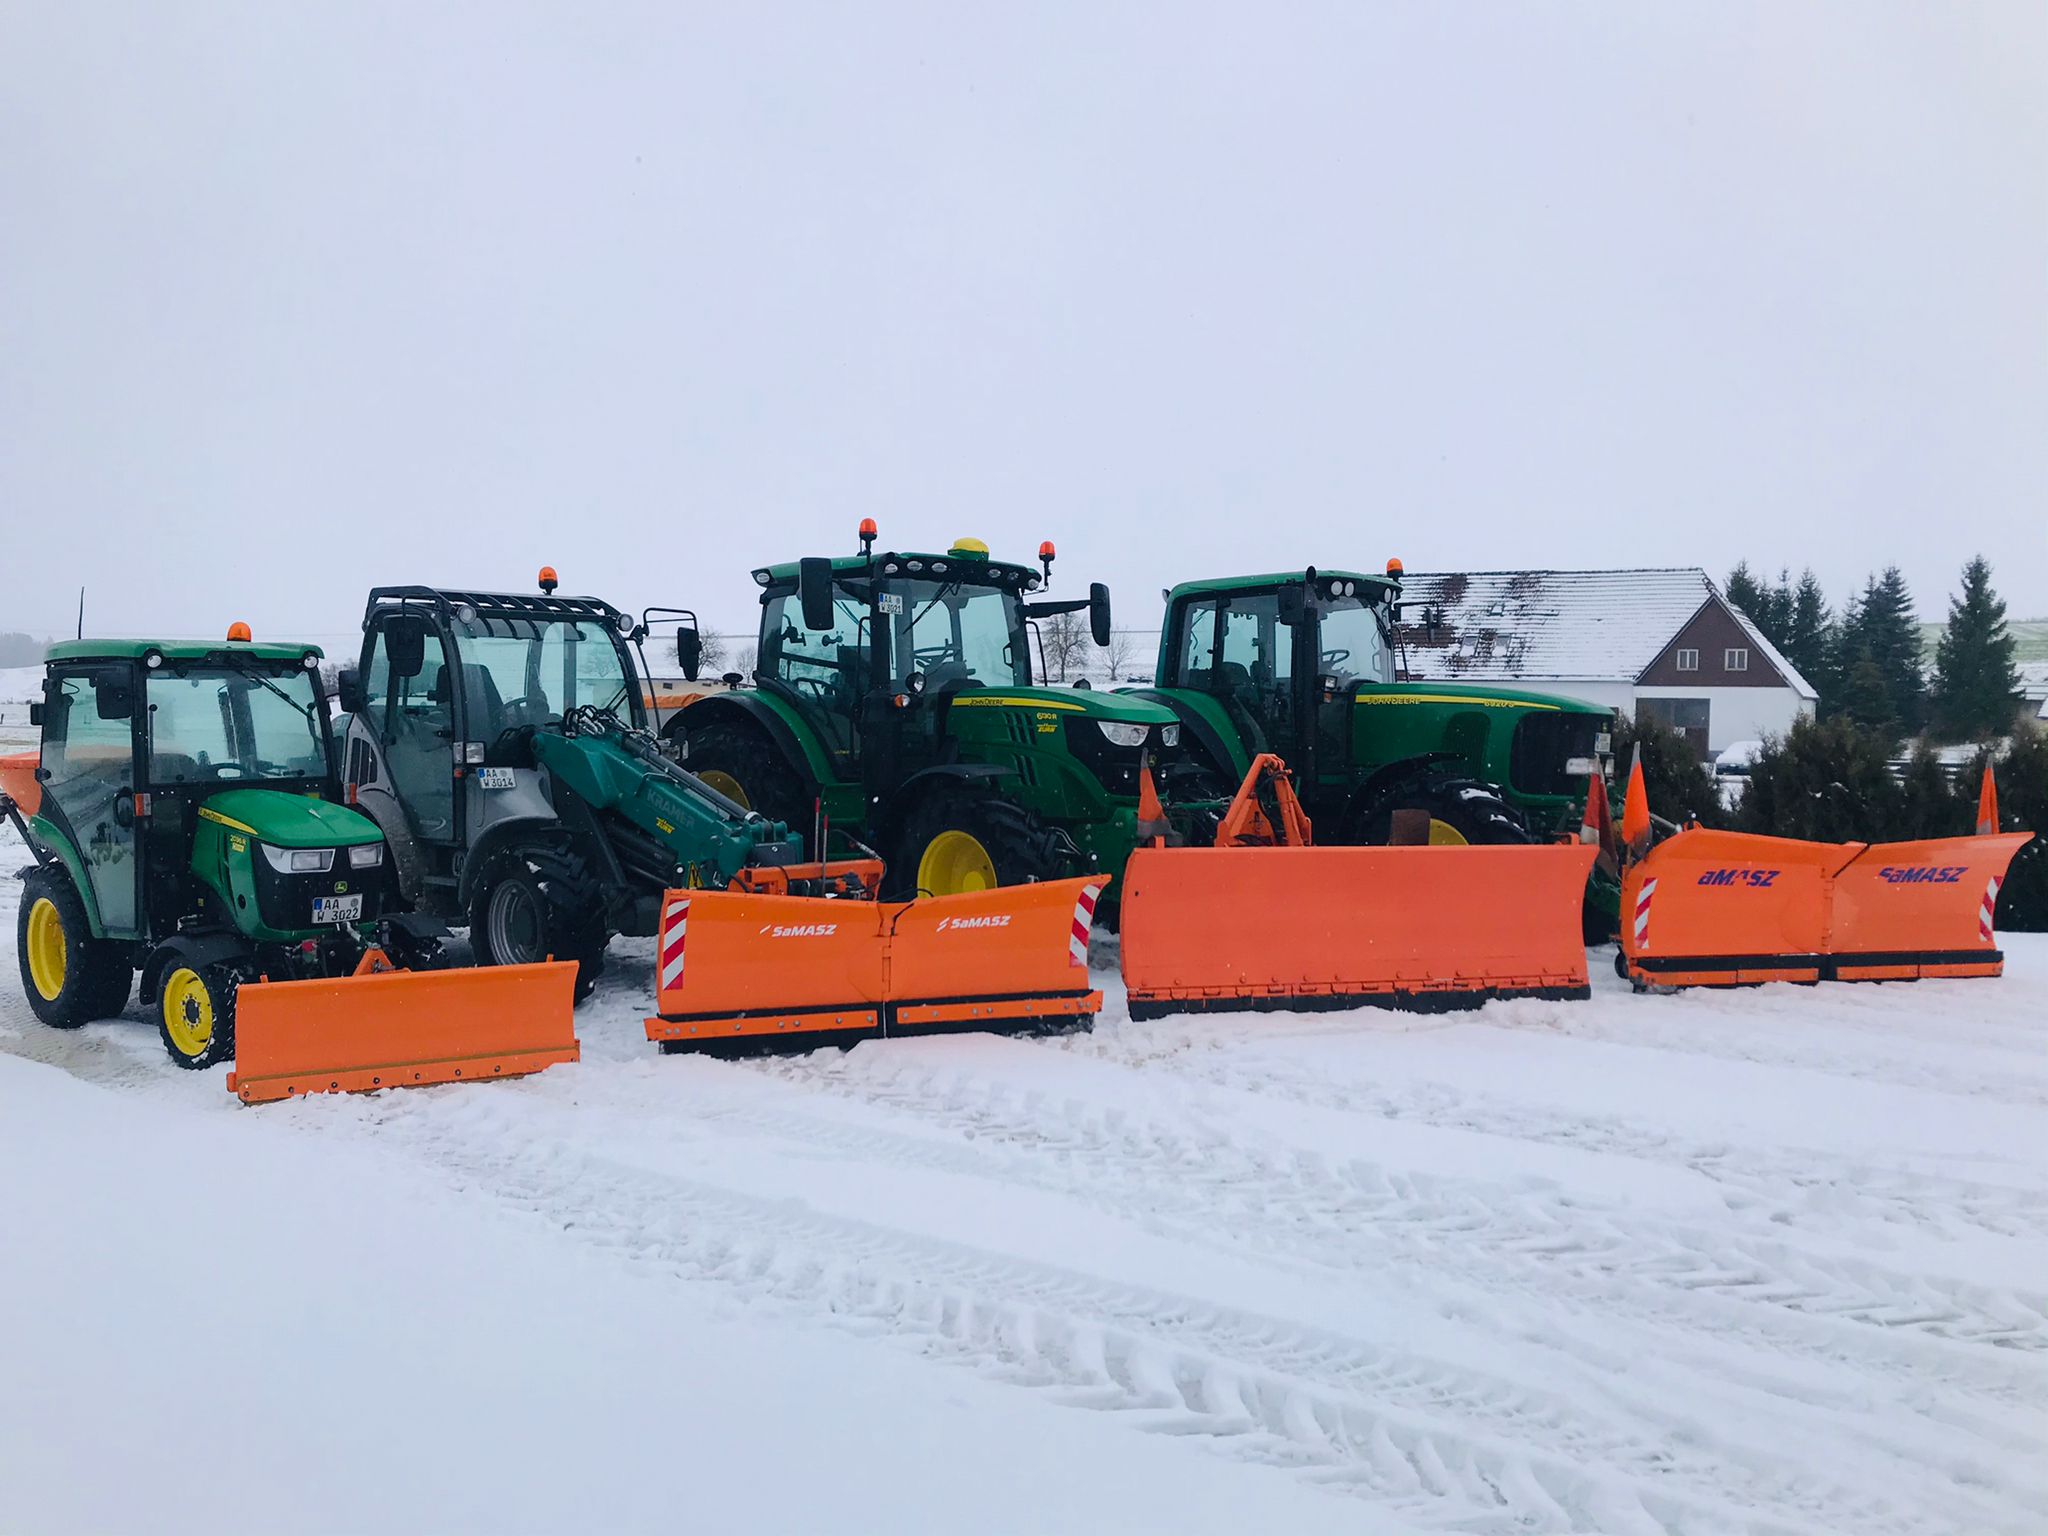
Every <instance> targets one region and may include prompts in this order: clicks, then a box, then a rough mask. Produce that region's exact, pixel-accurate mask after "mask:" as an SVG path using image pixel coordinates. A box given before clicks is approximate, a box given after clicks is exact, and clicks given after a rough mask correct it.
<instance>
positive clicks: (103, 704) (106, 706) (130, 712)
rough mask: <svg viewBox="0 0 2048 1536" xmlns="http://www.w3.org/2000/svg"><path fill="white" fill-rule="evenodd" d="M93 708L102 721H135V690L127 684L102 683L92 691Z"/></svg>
mask: <svg viewBox="0 0 2048 1536" xmlns="http://www.w3.org/2000/svg"><path fill="white" fill-rule="evenodd" d="M92 708H93V713H94V714H96V715H98V716H99V717H100V718H101V719H102V720H133V719H134V718H135V690H134V689H133V688H131V687H129V686H128V684H126V683H102V684H100V686H99V687H97V688H95V689H93V691H92Z"/></svg>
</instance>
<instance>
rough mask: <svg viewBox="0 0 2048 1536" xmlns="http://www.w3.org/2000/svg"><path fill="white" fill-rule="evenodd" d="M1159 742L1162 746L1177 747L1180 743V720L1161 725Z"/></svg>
mask: <svg viewBox="0 0 2048 1536" xmlns="http://www.w3.org/2000/svg"><path fill="white" fill-rule="evenodd" d="M1159 744H1160V745H1161V746H1162V747H1177V746H1179V745H1180V722H1178V721H1175V722H1174V723H1173V724H1172V725H1162V726H1161V727H1159Z"/></svg>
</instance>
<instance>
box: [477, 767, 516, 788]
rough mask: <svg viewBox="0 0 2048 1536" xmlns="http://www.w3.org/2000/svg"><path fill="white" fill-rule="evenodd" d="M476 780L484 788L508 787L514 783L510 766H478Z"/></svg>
mask: <svg viewBox="0 0 2048 1536" xmlns="http://www.w3.org/2000/svg"><path fill="white" fill-rule="evenodd" d="M476 781H477V783H478V784H480V785H482V786H483V787H484V788H485V789H510V788H511V787H512V785H513V783H514V780H513V778H512V770H511V769H510V768H479V769H477V771H476Z"/></svg>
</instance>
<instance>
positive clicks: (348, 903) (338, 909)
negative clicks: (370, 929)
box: [313, 891, 363, 923]
mask: <svg viewBox="0 0 2048 1536" xmlns="http://www.w3.org/2000/svg"><path fill="white" fill-rule="evenodd" d="M362 915H363V893H362V892H361V891H358V892H356V893H355V895H353V896H315V897H314V898H313V921H314V922H316V923H353V922H356V921H358V920H359V919H360V918H361V917H362Z"/></svg>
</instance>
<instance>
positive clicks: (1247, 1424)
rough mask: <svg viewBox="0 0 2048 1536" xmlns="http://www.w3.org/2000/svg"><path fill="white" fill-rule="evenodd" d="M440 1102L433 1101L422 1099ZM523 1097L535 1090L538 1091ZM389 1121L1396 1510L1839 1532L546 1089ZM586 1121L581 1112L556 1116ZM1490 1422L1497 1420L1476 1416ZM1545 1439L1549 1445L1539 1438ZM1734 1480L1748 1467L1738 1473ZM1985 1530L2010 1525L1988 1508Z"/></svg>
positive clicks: (1036, 1378) (799, 1301)
mask: <svg viewBox="0 0 2048 1536" xmlns="http://www.w3.org/2000/svg"><path fill="white" fill-rule="evenodd" d="M407 1097H421V1096H407ZM522 1097H526V1096H522ZM393 1108H394V1110H395V1112H394V1113H390V1114H387V1115H380V1116H379V1117H378V1120H379V1124H378V1132H379V1139H380V1141H382V1142H383V1143H384V1144H386V1145H392V1146H397V1147H401V1148H403V1149H404V1150H407V1151H408V1152H410V1153H412V1154H413V1155H415V1156H416V1157H418V1158H419V1159H420V1160H422V1161H424V1162H426V1163H428V1164H430V1165H433V1166H437V1167H439V1168H441V1169H442V1170H444V1171H445V1172H446V1173H447V1174H449V1175H452V1176H453V1177H454V1178H455V1179H457V1180H458V1181H460V1182H463V1183H466V1184H468V1185H470V1186H472V1187H474V1188H477V1189H479V1190H481V1191H483V1192H485V1193H487V1194H489V1195H490V1196H492V1197H493V1198H494V1199H497V1200H499V1201H501V1202H503V1203H505V1204H508V1205H510V1206H512V1207H514V1208H516V1209H519V1210H523V1211H528V1212H531V1213H532V1214H534V1215H536V1216H538V1217H540V1218H542V1219H544V1220H546V1221H547V1222H548V1223H549V1224H550V1225H552V1226H555V1227H557V1228H558V1229H559V1230H561V1231H562V1232H563V1233H564V1234H565V1235H567V1236H569V1237H572V1238H574V1239H576V1240H578V1241H580V1242H583V1243H586V1244H589V1245H591V1246H594V1247H596V1248H598V1249H601V1250H605V1251H608V1252H612V1253H616V1254H619V1255H622V1256H623V1257H625V1258H628V1259H630V1260H632V1261H634V1262H636V1263H640V1264H647V1265H653V1266H655V1267H656V1268H658V1269H660V1270H662V1271H663V1272H665V1273H669V1274H672V1275H674V1276H677V1277H678V1278H682V1279H687V1280H693V1281H709V1282H714V1283H718V1284H720V1285H722V1286H725V1287H727V1288H729V1289H731V1290H733V1291H734V1292H736V1293H737V1294H738V1295H739V1296H741V1297H742V1298H743V1299H745V1300H747V1301H749V1302H751V1303H755V1304H761V1303H767V1304H779V1305H783V1306H787V1307H789V1308H791V1309H793V1310H795V1311H797V1312H800V1313H802V1314H804V1315H806V1316H808V1317H810V1318H812V1319H813V1320H816V1321H820V1322H825V1323H828V1324H829V1323H836V1324H838V1325H840V1326H847V1327H851V1328H852V1329H854V1331H857V1332H862V1333H870V1334H878V1335H881V1336H884V1337H888V1338H894V1339H897V1340H901V1341H903V1342H905V1343H908V1344H910V1345H911V1346H912V1347H915V1348H917V1349H919V1350H920V1351H921V1352H922V1353H924V1354H926V1355H928V1356H931V1357H934V1358H938V1359H945V1360H953V1361H957V1362H959V1363H962V1364H965V1365H968V1366H970V1367H973V1368H975V1369H978V1370H981V1371H983V1372H985V1373H988V1374H992V1375H995V1376H997V1377H999V1378H1001V1379H1004V1380H1007V1381H1010V1382H1012V1383H1014V1384H1017V1385H1020V1386H1025V1387H1029V1388H1033V1389H1036V1390H1040V1391H1043V1392H1046V1393H1048V1394H1049V1395H1051V1396H1052V1397H1053V1398H1055V1399H1056V1400H1057V1401H1060V1402H1062V1403H1066V1404H1068V1405H1071V1406H1075V1407H1081V1408H1090V1409H1096V1410H1101V1411H1115V1412H1120V1413H1126V1414H1130V1415H1132V1416H1133V1417H1134V1418H1135V1419H1136V1421H1137V1422H1138V1423H1139V1424H1140V1425H1141V1427H1143V1428H1145V1429H1148V1430H1151V1431H1154V1432H1158V1433H1167V1434H1176V1435H1190V1436H1199V1437H1203V1438H1205V1439H1207V1440H1210V1441H1212V1442H1214V1443H1215V1444H1216V1445H1217V1447H1218V1448H1219V1449H1222V1450H1224V1451H1225V1452H1226V1453H1228V1454H1230V1455H1233V1456H1235V1457H1237V1458H1239V1459H1242V1460H1247V1461H1251V1462H1255V1463H1260V1464H1264V1465H1269V1466H1273V1467H1278V1468H1285V1469H1291V1470H1293V1471H1295V1472H1297V1473H1298V1474H1300V1475H1302V1476H1305V1477H1308V1478H1310V1479H1312V1480H1314V1481H1316V1482H1318V1483H1320V1484H1323V1485H1326V1486H1328V1487H1330V1488H1332V1489H1333V1490H1336V1491H1340V1492H1344V1493H1347V1494H1351V1495H1354V1496H1357V1497H1360V1498H1363V1499H1366V1500H1369V1501H1370V1502H1372V1503H1373V1504H1374V1505H1375V1506H1377V1507H1379V1508H1381V1509H1383V1510H1385V1511H1386V1513H1388V1514H1390V1515H1393V1516H1397V1517H1399V1518H1401V1519H1404V1520H1409V1521H1413V1522H1415V1523H1418V1524H1420V1525H1423V1526H1425V1527H1427V1528H1432V1529H1455V1530H1458V1531H1463V1532H1470V1533H1474V1536H1510V1533H1516V1536H1520V1533H1542V1532H1559V1533H1562V1532H1576V1531H1584V1530H1588V1529H1593V1530H1599V1531H1602V1532H1614V1533H1617V1536H1623V1533H1627V1536H1705V1533H1708V1532H1714V1533H1728V1532H1748V1533H1754V1536H1791V1533H1794V1532H1816V1531H1819V1530H1823V1529H1827V1528H1828V1527H1826V1526H1823V1525H1817V1524H1811V1523H1808V1522H1807V1521H1806V1520H1804V1519H1801V1518H1799V1517H1798V1516H1797V1515H1794V1516H1789V1517H1786V1516H1780V1515H1778V1514H1776V1513H1774V1512H1766V1511H1762V1510H1757V1509H1754V1508H1746V1507H1742V1506H1740V1505H1739V1504H1738V1503H1736V1502H1734V1501H1732V1500H1730V1499H1729V1498H1728V1497H1727V1496H1726V1495H1725V1493H1723V1492H1721V1491H1720V1490H1719V1488H1718V1487H1717V1480H1716V1479H1715V1478H1714V1477H1713V1476H1711V1475H1705V1476H1703V1477H1702V1481H1703V1482H1704V1483H1705V1485H1706V1486H1705V1488H1704V1489H1703V1490H1701V1489H1683V1488H1674V1487H1672V1486H1671V1484H1672V1483H1673V1481H1674V1479H1673V1477H1672V1476H1671V1470H1672V1469H1674V1468H1675V1467H1677V1466H1679V1465H1683V1464H1685V1463H1686V1461H1687V1459H1688V1458H1687V1456H1686V1455H1685V1454H1683V1453H1679V1452H1674V1451H1671V1450H1669V1449H1667V1448H1665V1447H1662V1446H1659V1445H1655V1444H1646V1443H1644V1442H1643V1441H1642V1440H1641V1438H1640V1437H1634V1436H1631V1435H1629V1434H1628V1433H1627V1432H1626V1431H1622V1430H1617V1429H1615V1428H1614V1427H1613V1426H1611V1425H1606V1424H1601V1423H1597V1422H1588V1421H1587V1418H1586V1415H1585V1414H1584V1413H1583V1411H1582V1410H1580V1409H1578V1408H1577V1407H1576V1406H1575V1405H1573V1404H1571V1403H1570V1402H1569V1401H1568V1400H1566V1399H1564V1398H1562V1397H1560V1396H1557V1395H1555V1394H1549V1393H1544V1392H1542V1391H1540V1390H1537V1389H1532V1388H1529V1387H1527V1386H1523V1385H1520V1384H1516V1383H1513V1382H1509V1381H1506V1380H1499V1379H1492V1378H1486V1377H1483V1376H1479V1375H1477V1374H1475V1373H1471V1372H1465V1371H1460V1370H1458V1369H1456V1368H1454V1367H1451V1366H1448V1365H1446V1364H1444V1363H1442V1362H1437V1361H1432V1360H1426V1359H1422V1358H1420V1357H1414V1356H1410V1355H1405V1354H1402V1353H1400V1352H1392V1351H1387V1350H1383V1349H1380V1348H1378V1347H1376V1346H1373V1345H1371V1344H1369V1343H1366V1342H1365V1341H1361V1340H1358V1339H1355V1338H1352V1337H1349V1336H1346V1335H1343V1334H1340V1333H1336V1332H1334V1331H1330V1330H1325V1329H1319V1328H1316V1327H1313V1326H1309V1325H1304V1324H1300V1323H1295V1322H1291V1321H1288V1320H1285V1319H1281V1318H1277V1317H1268V1316H1263V1315H1260V1314H1256V1313H1251V1312H1246V1311H1242V1310H1238V1309H1234V1308H1231V1307H1227V1306H1223V1305H1219V1304H1216V1303H1213V1302H1208V1301H1204V1300H1201V1299H1199V1298H1196V1297H1192V1296H1185V1295H1175V1294H1172V1293H1168V1292H1163V1291H1155V1290H1150V1289H1147V1288H1145V1287H1142V1286H1134V1285H1130V1284H1126V1283H1123V1282H1119V1281H1114V1280H1109V1279H1105V1278H1102V1277H1099V1276H1094V1275H1089V1274H1084V1273H1081V1272H1077V1271H1072V1270H1066V1269H1060V1268H1057V1267H1054V1266H1049V1265H1044V1264H1040V1263H1036V1262H1034V1261H1030V1260H1025V1259H1020V1258H1015V1257H1012V1256H1009V1255H1004V1254H998V1253H993V1252H989V1251H987V1250H982V1249H977V1248H973V1247H969V1246H966V1245H962V1244H956V1243H951V1242H947V1241H944V1240H941V1239H936V1238H931V1237H927V1236H924V1235H921V1234H916V1233H911V1232H907V1231H904V1230H901V1229H898V1228H895V1227H890V1226H885V1225H881V1224H878V1223H873V1222H866V1221H860V1220H855V1219H851V1218H844V1217H836V1216H830V1215H824V1214H820V1213H817V1212H815V1211H812V1210H810V1209H808V1208H807V1207H805V1206H803V1205H801V1204H800V1203H798V1202H796V1201H792V1200H780V1199H764V1198H760V1197H755V1196H750V1195H746V1194H741V1193H737V1192H734V1191H731V1190H727V1189H722V1188H718V1187H716V1186H712V1185H707V1184H702V1183H699V1182H696V1181H693V1180H690V1179H685V1178H681V1177H678V1176H675V1175H671V1174H666V1173H660V1172H656V1171H654V1170H651V1169H648V1168H644V1167H641V1166H637V1165H635V1164H632V1163H628V1162H623V1161H619V1160H616V1159H612V1158H607V1157H603V1156H599V1155H595V1154H592V1153H590V1152H588V1151H587V1150H585V1149H584V1148H583V1147H582V1146H581V1145H580V1144H579V1143H577V1142H574V1141H570V1140H566V1139H562V1135H561V1132H559V1131H558V1132H556V1133H553V1134H548V1135H539V1134H537V1133H536V1132H537V1126H536V1119H537V1117H536V1115H535V1114H534V1113H533V1112H532V1111H533V1105H532V1103H531V1102H530V1100H529V1101H528V1102H525V1103H522V1104H520V1105H519V1106H518V1107H517V1108H515V1109H512V1110H509V1111H508V1110H502V1109H499V1108H498V1107H497V1106H489V1107H487V1108H484V1109H481V1110H470V1109H468V1108H467V1107H466V1106H465V1107H464V1109H463V1111H462V1112H460V1113H438V1112H437V1107H435V1106H424V1107H422V1108H421V1109H420V1110H419V1111H418V1112H411V1111H409V1110H408V1109H407V1108H406V1107H405V1106H403V1105H394V1106H393ZM559 1118H560V1119H561V1124H562V1129H563V1130H564V1131H566V1132H567V1133H568V1134H570V1135H573V1134H576V1132H577V1130H578V1129H579V1128H580V1121H578V1120H576V1119H574V1118H573V1117H559ZM1466 1418H1472V1419H1476V1420H1479V1421H1481V1422H1483V1423H1484V1424H1485V1426H1486V1428H1485V1429H1484V1430H1482V1431H1478V1432H1475V1431H1474V1430H1472V1429H1470V1428H1468V1427H1466V1426H1465V1424H1464V1423H1463V1422H1462V1421H1463V1420H1465V1419H1466ZM1532 1441H1534V1442H1540V1443H1541V1445H1542V1448H1541V1449H1532V1448H1531V1445H1530V1442H1532ZM1738 1480H1739V1479H1738ZM1769 1486H1770V1488H1771V1490H1772V1491H1773V1492H1774V1493H1776V1494H1781V1495H1782V1496H1783V1498H1784V1499H1785V1500H1786V1501H1788V1502H1791V1501H1795V1500H1796V1501H1797V1502H1800V1503H1804V1504H1808V1505H1812V1506H1814V1509H1815V1513H1816V1514H1818V1515H1824V1516H1827V1517H1829V1518H1833V1517H1839V1516H1841V1515H1843V1514H1845V1513H1846V1514H1849V1515H1850V1516H1851V1517H1852V1518H1853V1519H1854V1520H1855V1523H1856V1527H1857V1528H1858V1529H1859V1530H1862V1531H1892V1530H1896V1531H1900V1532H1905V1531H1909V1530H1914V1529H1919V1528H1920V1527H1919V1526H1917V1525H1916V1524H1915V1523H1914V1522H1913V1521H1912V1520H1911V1519H1910V1518H1907V1517H1905V1516H1902V1515H1900V1514H1899V1513H1898V1511H1897V1510H1896V1508H1895V1507H1894V1506H1892V1505H1889V1504H1887V1503H1886V1502H1885V1501H1884V1500H1882V1499H1880V1498H1878V1497H1876V1496H1875V1495H1852V1494H1847V1493H1846V1492H1845V1493H1843V1494H1842V1496H1843V1497H1844V1498H1847V1499H1849V1500H1850V1501H1851V1508H1849V1509H1848V1510H1844V1509H1842V1508H1841V1507H1839V1506H1834V1507H1824V1506H1823V1505H1822V1503H1821V1502H1820V1501H1819V1500H1817V1499H1816V1497H1815V1493H1816V1490H1819V1489H1824V1488H1825V1487H1826V1485H1825V1484H1822V1483H1819V1482H1817V1481H1816V1480H1815V1479H1813V1478H1812V1477H1811V1475H1810V1474H1808V1475H1805V1476H1802V1475H1801V1473H1800V1471H1799V1469H1796V1468H1794V1469H1790V1470H1789V1471H1787V1472H1786V1473H1785V1474H1784V1477H1783V1480H1782V1482H1781V1481H1780V1480H1779V1479H1777V1478H1775V1477H1774V1478H1773V1479H1771V1481H1770V1485H1769ZM1984 1528H1985V1529H1995V1528H1999V1527H1997V1525H1996V1523H1995V1520H1994V1523H1993V1524H1990V1525H1986V1526H1985V1527H1984Z"/></svg>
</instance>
